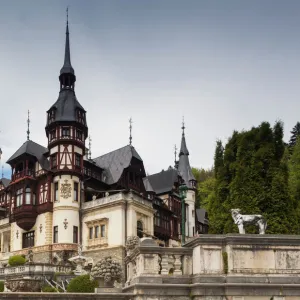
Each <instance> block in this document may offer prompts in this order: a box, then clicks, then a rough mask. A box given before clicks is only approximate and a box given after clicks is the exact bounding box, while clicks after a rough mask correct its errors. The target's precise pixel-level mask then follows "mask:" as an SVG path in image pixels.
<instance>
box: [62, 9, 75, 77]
mask: <svg viewBox="0 0 300 300" xmlns="http://www.w3.org/2000/svg"><path fill="white" fill-rule="evenodd" d="M66 13H67V24H66V45H65V59H64V65H63V67H62V68H61V70H60V74H61V75H62V74H73V75H75V72H74V69H73V67H72V65H71V53H70V39H69V7H67V10H66Z"/></svg>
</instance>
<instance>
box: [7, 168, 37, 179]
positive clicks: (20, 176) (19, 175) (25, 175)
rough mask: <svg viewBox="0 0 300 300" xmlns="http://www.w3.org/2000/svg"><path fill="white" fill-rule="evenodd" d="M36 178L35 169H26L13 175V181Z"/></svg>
mask: <svg viewBox="0 0 300 300" xmlns="http://www.w3.org/2000/svg"><path fill="white" fill-rule="evenodd" d="M28 177H29V178H35V172H34V170H33V169H25V170H22V171H18V172H15V173H14V174H13V175H12V181H16V180H20V179H23V178H28Z"/></svg>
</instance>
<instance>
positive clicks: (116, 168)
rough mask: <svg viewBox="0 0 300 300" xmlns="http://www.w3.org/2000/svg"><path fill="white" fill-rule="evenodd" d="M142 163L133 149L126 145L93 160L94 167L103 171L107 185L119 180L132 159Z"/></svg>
mask: <svg viewBox="0 0 300 300" xmlns="http://www.w3.org/2000/svg"><path fill="white" fill-rule="evenodd" d="M133 157H135V158H136V159H138V160H140V161H141V162H143V160H142V159H141V157H140V156H139V154H138V153H137V151H136V150H135V148H134V147H133V146H131V145H127V146H125V147H123V148H120V149H117V150H114V151H112V152H109V153H107V154H104V155H102V156H99V157H97V158H94V159H93V160H94V161H95V162H96V165H97V166H98V167H100V168H102V169H104V176H106V179H105V180H104V182H105V183H107V184H114V183H116V182H118V180H119V179H120V177H121V175H122V173H123V171H124V169H126V168H127V167H129V165H130V162H131V160H132V158H133Z"/></svg>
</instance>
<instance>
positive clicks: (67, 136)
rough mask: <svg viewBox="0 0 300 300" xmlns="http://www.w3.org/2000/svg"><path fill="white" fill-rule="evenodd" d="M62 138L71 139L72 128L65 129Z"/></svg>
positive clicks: (62, 131)
mask: <svg viewBox="0 0 300 300" xmlns="http://www.w3.org/2000/svg"><path fill="white" fill-rule="evenodd" d="M61 136H62V138H70V137H71V135H70V127H63V128H62V130H61Z"/></svg>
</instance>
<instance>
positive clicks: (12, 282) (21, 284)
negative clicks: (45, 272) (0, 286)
mask: <svg viewBox="0 0 300 300" xmlns="http://www.w3.org/2000/svg"><path fill="white" fill-rule="evenodd" d="M5 286H6V288H7V289H9V290H10V291H12V292H40V291H41V288H42V281H41V280H40V279H35V278H31V277H23V278H10V279H7V280H6V281H5Z"/></svg>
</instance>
